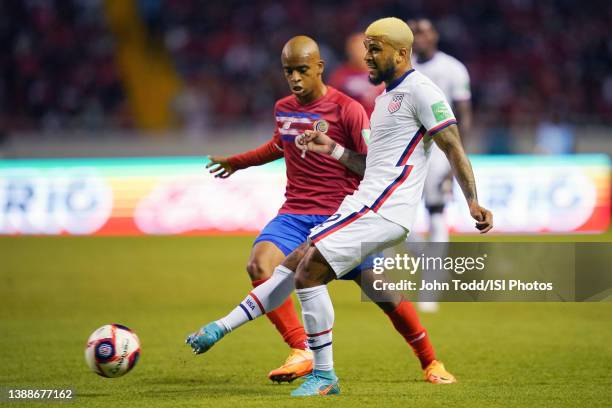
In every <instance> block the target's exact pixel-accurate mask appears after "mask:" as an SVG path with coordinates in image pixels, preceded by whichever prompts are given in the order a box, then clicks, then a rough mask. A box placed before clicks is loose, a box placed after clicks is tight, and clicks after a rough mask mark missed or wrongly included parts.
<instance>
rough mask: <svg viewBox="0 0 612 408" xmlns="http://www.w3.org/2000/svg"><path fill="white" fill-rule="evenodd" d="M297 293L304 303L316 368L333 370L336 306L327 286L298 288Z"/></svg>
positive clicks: (303, 317) (305, 318)
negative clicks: (333, 336) (333, 328)
mask: <svg viewBox="0 0 612 408" xmlns="http://www.w3.org/2000/svg"><path fill="white" fill-rule="evenodd" d="M295 293H296V294H297V296H298V299H300V303H301V304H302V319H303V321H304V329H305V330H306V335H307V336H308V347H310V350H312V352H313V354H314V368H315V370H324V371H330V370H333V368H334V358H333V352H332V326H333V325H334V306H333V305H332V302H331V299H330V297H329V293H328V292H327V286H326V285H321V286H315V287H314V288H306V289H296V290H295Z"/></svg>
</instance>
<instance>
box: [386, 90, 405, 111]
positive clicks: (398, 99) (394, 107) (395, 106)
mask: <svg viewBox="0 0 612 408" xmlns="http://www.w3.org/2000/svg"><path fill="white" fill-rule="evenodd" d="M403 100H404V94H403V93H398V94H396V95H394V96H393V99H391V102H389V106H388V107H387V108H388V109H389V113H395V112H397V111H398V110H399V108H400V106H402V101H403Z"/></svg>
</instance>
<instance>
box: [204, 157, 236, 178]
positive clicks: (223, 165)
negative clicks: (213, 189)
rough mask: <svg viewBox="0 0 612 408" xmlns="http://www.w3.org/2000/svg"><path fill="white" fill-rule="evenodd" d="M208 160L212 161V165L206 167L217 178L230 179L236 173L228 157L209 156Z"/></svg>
mask: <svg viewBox="0 0 612 408" xmlns="http://www.w3.org/2000/svg"><path fill="white" fill-rule="evenodd" d="M208 160H210V163H208V164H207V165H206V168H207V169H208V172H209V173H210V174H214V176H215V177H218V178H228V177H229V176H231V175H232V174H233V173H234V172H235V171H236V170H234V168H233V167H232V165H231V164H230V163H229V161H228V158H227V157H223V156H208Z"/></svg>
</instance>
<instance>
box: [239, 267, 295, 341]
mask: <svg viewBox="0 0 612 408" xmlns="http://www.w3.org/2000/svg"><path fill="white" fill-rule="evenodd" d="M267 280H268V279H267V278H266V279H259V280H255V281H253V282H251V283H252V284H253V287H257V286H259V285H261V284H262V283H264V282H265V281H267ZM266 316H268V319H270V321H271V322H272V324H273V325H274V326H276V330H277V331H278V332H279V333H280V334H281V336H283V340H285V343H287V344H288V345H289V347H291V348H296V349H301V350H305V349H306V332H305V331H304V326H302V323H301V322H300V319H299V318H298V316H297V313H296V312H295V306H293V300H292V299H291V296H289V297H288V298H287V300H285V301H284V302H283V304H282V305H280V306H279V307H277V308H276V309H274V310H273V311H271V312H268V313H266Z"/></svg>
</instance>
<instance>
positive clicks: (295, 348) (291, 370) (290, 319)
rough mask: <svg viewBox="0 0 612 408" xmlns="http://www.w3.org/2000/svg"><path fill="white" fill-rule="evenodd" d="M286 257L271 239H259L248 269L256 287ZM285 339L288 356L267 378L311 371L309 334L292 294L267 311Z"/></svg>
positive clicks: (280, 379) (281, 378) (289, 377)
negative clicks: (307, 342) (288, 350)
mask: <svg viewBox="0 0 612 408" xmlns="http://www.w3.org/2000/svg"><path fill="white" fill-rule="evenodd" d="M284 259H285V254H283V252H282V251H281V250H280V249H279V248H278V247H277V246H276V245H275V244H274V243H272V242H269V241H260V242H258V243H256V244H255V245H254V246H253V248H252V250H251V256H250V257H249V262H248V264H247V272H248V273H249V277H250V278H251V282H252V284H253V287H254V288H256V287H257V286H259V285H261V284H263V283H264V282H265V281H267V280H268V279H269V278H270V276H272V272H273V271H274V269H275V268H276V267H277V266H278V265H280V264H281V263H282V262H283V261H284ZM266 316H267V317H268V319H269V320H270V322H272V324H274V326H275V327H276V330H277V331H278V332H279V333H280V335H281V336H282V337H283V340H284V341H285V343H287V345H288V346H289V347H290V348H291V352H290V354H289V357H287V359H286V360H285V362H284V363H283V364H282V365H281V366H280V367H278V368H276V369H274V370H272V371H270V373H269V374H268V378H269V379H270V380H272V381H277V382H279V383H280V382H284V381H288V382H291V381H293V380H295V379H296V378H299V377H302V376H304V375H306V374H309V373H310V372H311V371H312V352H311V351H310V350H308V348H307V347H306V333H305V332H304V327H303V326H302V323H301V322H300V320H299V318H298V315H297V313H296V311H295V305H294V304H293V300H292V299H291V296H289V297H287V299H286V300H285V301H284V302H283V303H282V304H281V305H280V306H279V307H277V308H276V309H274V310H273V311H269V312H268V313H266Z"/></svg>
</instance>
